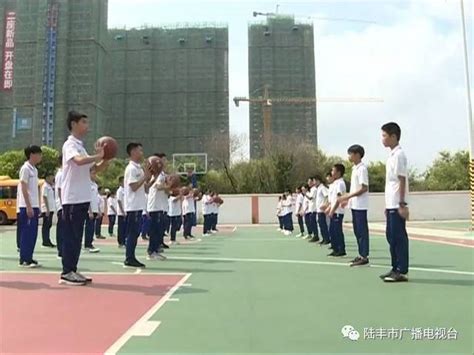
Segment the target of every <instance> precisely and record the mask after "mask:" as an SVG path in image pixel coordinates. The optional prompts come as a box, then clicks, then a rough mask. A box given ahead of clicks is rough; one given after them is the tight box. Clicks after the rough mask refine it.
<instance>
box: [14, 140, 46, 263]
mask: <svg viewBox="0 0 474 355" xmlns="http://www.w3.org/2000/svg"><path fill="white" fill-rule="evenodd" d="M25 157H26V161H25V162H24V163H23V165H22V167H21V168H20V174H19V175H20V177H19V180H20V183H19V184H18V189H17V191H18V193H17V205H18V208H19V218H18V226H19V227H18V228H19V229H20V263H19V265H20V267H27V268H37V267H40V266H41V264H40V263H38V262H37V261H36V260H35V259H33V253H34V250H35V245H36V239H37V237H38V218H39V213H40V209H39V207H40V204H39V197H38V170H37V169H36V165H38V164H39V163H40V162H41V159H42V151H41V148H40V147H39V146H37V145H30V146H28V147H26V148H25Z"/></svg>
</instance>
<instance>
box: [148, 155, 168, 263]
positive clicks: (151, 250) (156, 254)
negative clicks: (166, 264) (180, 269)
mask: <svg viewBox="0 0 474 355" xmlns="http://www.w3.org/2000/svg"><path fill="white" fill-rule="evenodd" d="M158 159H159V160H157V164H156V167H157V170H156V171H154V172H153V176H152V179H151V182H150V188H149V191H148V200H147V211H148V214H149V215H150V241H149V243H148V250H147V252H148V254H147V260H166V257H165V256H164V255H163V254H162V245H163V244H164V236H165V228H166V215H167V213H168V191H169V186H168V184H167V183H166V176H165V175H164V174H162V169H163V163H162V161H161V158H158Z"/></svg>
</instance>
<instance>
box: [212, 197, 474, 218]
mask: <svg viewBox="0 0 474 355" xmlns="http://www.w3.org/2000/svg"><path fill="white" fill-rule="evenodd" d="M222 198H223V199H224V201H225V202H224V204H223V205H222V207H221V209H220V213H219V223H221V224H242V223H244V224H251V223H252V216H254V220H255V217H257V220H258V222H259V223H262V224H267V223H276V222H277V219H276V216H275V213H276V204H277V198H278V195H276V194H269V195H222ZM252 199H253V200H254V202H253V203H252ZM255 200H257V201H258V202H255ZM384 205H385V199H384V194H383V193H372V194H370V208H369V221H371V222H378V221H383V220H384V219H385V217H384ZM409 207H410V216H411V217H410V218H411V219H412V220H448V219H470V218H471V212H470V211H471V210H470V199H469V191H453V192H412V193H410V197H409ZM345 220H347V221H350V220H351V216H350V211H349V210H346V218H345Z"/></svg>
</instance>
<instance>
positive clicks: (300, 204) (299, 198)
mask: <svg viewBox="0 0 474 355" xmlns="http://www.w3.org/2000/svg"><path fill="white" fill-rule="evenodd" d="M303 200H304V196H303V195H302V194H298V195H297V196H296V200H295V214H297V213H298V212H299V211H300V208H303Z"/></svg>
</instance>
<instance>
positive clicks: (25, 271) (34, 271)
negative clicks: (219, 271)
mask: <svg viewBox="0 0 474 355" xmlns="http://www.w3.org/2000/svg"><path fill="white" fill-rule="evenodd" d="M60 273H61V271H60V270H58V271H49V270H41V269H18V270H0V275H1V274H46V275H59V274H60ZM84 274H87V275H119V276H130V275H132V276H133V275H153V276H176V275H183V276H184V275H187V273H186V272H153V271H152V272H144V273H141V274H137V273H136V272H113V271H110V272H107V271H90V272H89V271H87V272H84Z"/></svg>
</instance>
